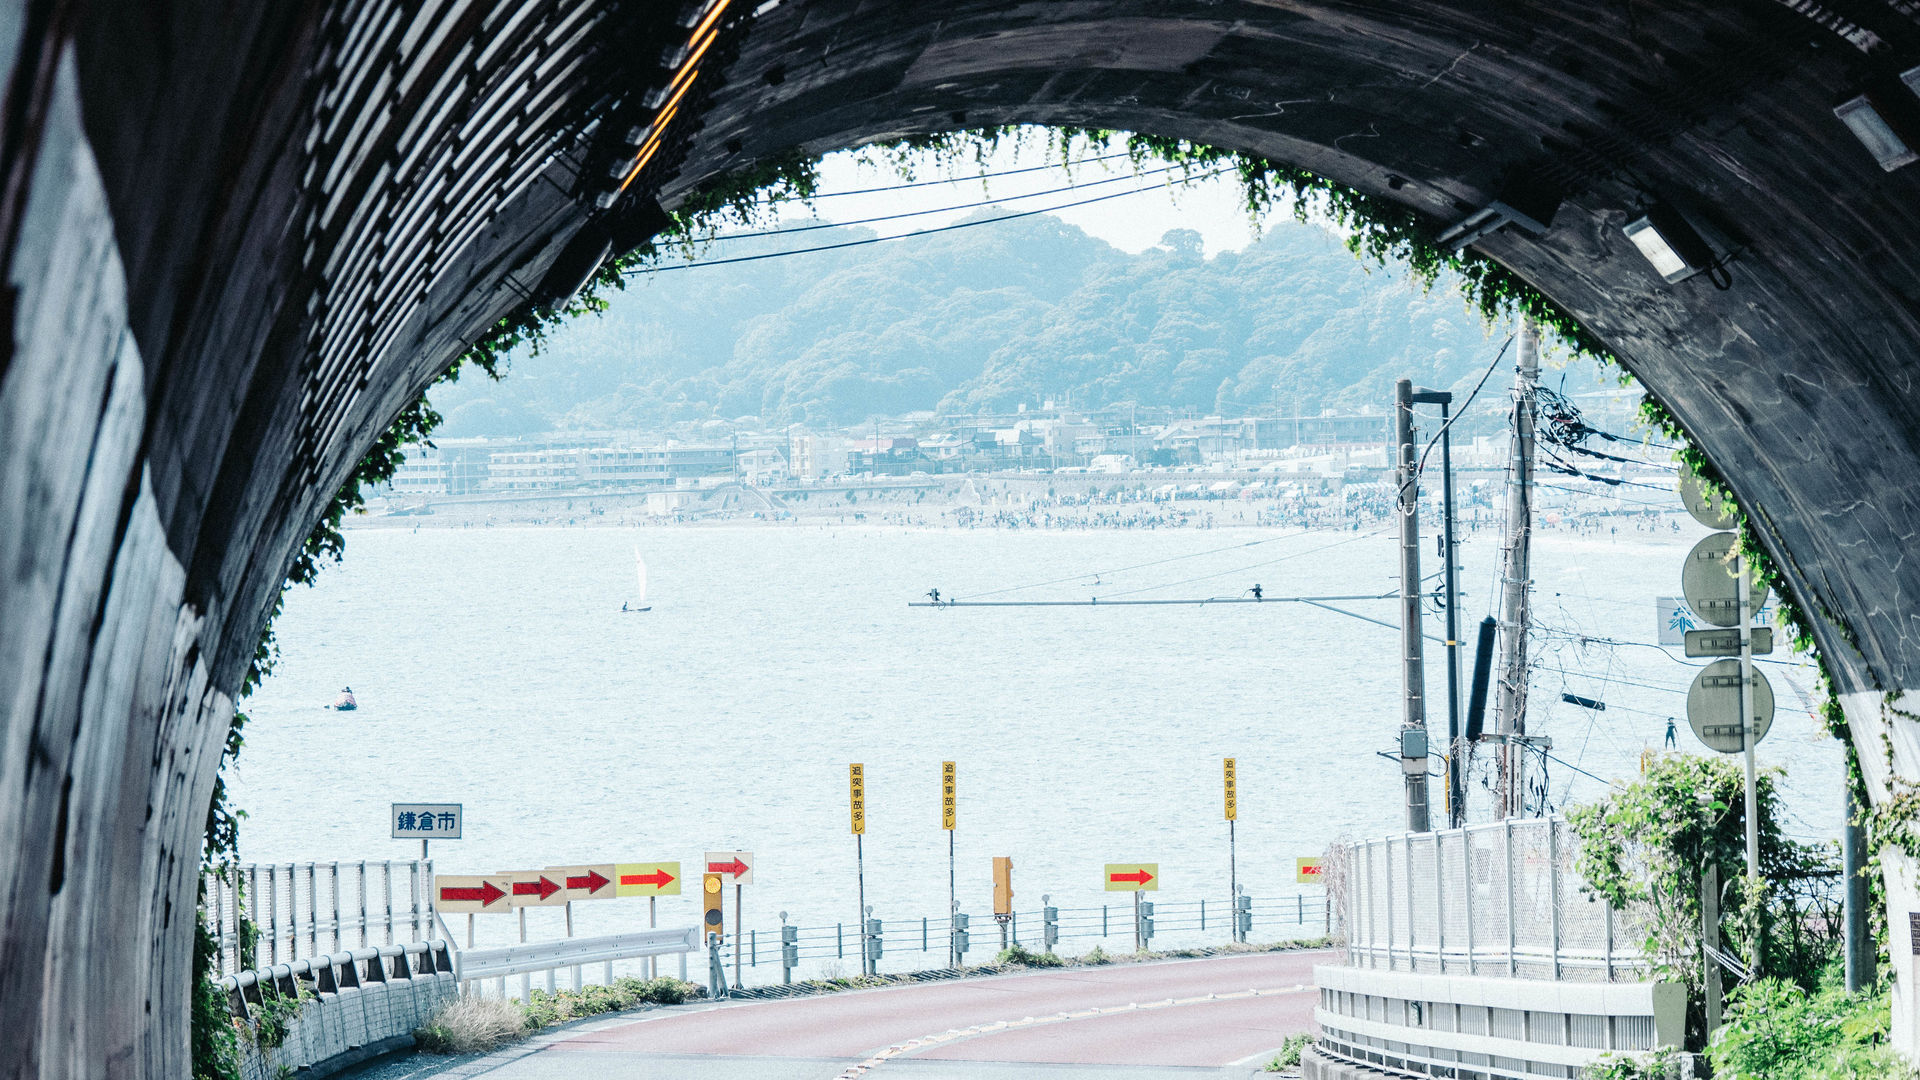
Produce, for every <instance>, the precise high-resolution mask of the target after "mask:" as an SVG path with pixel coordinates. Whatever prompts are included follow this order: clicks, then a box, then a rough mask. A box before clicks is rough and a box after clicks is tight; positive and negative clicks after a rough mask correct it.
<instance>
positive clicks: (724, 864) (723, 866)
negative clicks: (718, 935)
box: [707, 851, 753, 986]
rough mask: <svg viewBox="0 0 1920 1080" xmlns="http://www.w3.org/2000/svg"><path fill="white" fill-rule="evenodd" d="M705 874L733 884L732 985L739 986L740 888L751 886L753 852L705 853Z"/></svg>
mask: <svg viewBox="0 0 1920 1080" xmlns="http://www.w3.org/2000/svg"><path fill="white" fill-rule="evenodd" d="M707 873H709V874H719V875H721V876H722V877H723V878H725V879H727V880H731V881H732V882H733V984H734V985H735V986H739V985H740V950H741V949H742V948H744V947H745V942H746V935H745V934H744V933H742V932H741V924H742V919H741V913H740V909H741V906H742V905H741V893H740V886H742V885H751V884H753V852H751V851H709V852H707Z"/></svg>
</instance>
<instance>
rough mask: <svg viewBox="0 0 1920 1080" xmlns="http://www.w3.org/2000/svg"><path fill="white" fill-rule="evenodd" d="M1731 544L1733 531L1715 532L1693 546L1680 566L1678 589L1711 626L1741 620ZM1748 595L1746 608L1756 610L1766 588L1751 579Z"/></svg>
mask: <svg viewBox="0 0 1920 1080" xmlns="http://www.w3.org/2000/svg"><path fill="white" fill-rule="evenodd" d="M1733 544H1734V535H1733V534H1732V533H1730V532H1720V533H1714V534H1713V535H1712V536H1709V537H1706V538H1705V539H1703V540H1701V541H1700V542H1699V543H1697V544H1695V545H1693V550H1692V551H1689V552H1687V562H1686V565H1685V566H1682V567H1681V568H1680V592H1681V593H1682V594H1684V595H1685V596H1686V598H1687V606H1688V607H1690V608H1692V609H1693V612H1694V614H1696V615H1698V616H1700V617H1701V618H1702V619H1705V620H1706V621H1707V622H1709V623H1711V624H1713V625H1714V626H1737V625H1739V623H1740V578H1739V577H1738V576H1737V575H1735V574H1734V572H1733V564H1734V560H1733ZM1747 597H1748V601H1747V602H1748V605H1749V610H1751V611H1756V612H1757V611H1759V610H1760V608H1761V607H1762V606H1764V605H1765V604H1766V602H1767V587H1766V586H1765V585H1762V584H1761V583H1759V582H1758V581H1750V582H1749V583H1748V589H1747Z"/></svg>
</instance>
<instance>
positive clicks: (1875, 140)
mask: <svg viewBox="0 0 1920 1080" xmlns="http://www.w3.org/2000/svg"><path fill="white" fill-rule="evenodd" d="M1900 82H1901V83H1902V84H1904V85H1905V87H1906V89H1907V90H1908V91H1910V92H1911V94H1902V93H1900V92H1899V90H1898V88H1896V87H1893V86H1891V85H1887V86H1872V87H1869V88H1868V89H1867V90H1866V91H1864V92H1863V93H1861V94H1859V95H1857V96H1855V97H1852V98H1849V99H1848V100H1846V101H1843V102H1841V103H1840V104H1838V105H1836V106H1834V108H1833V115H1835V116H1837V117H1839V118H1840V122H1841V123H1843V124H1845V125H1847V130H1848V131H1851V132H1853V137H1854V138H1856V139H1859V140H1860V144H1861V145H1862V146H1865V147H1866V148H1867V152H1868V153H1869V154H1872V155H1873V160H1875V161H1877V162H1879V163H1880V167H1881V168H1882V169H1885V170H1886V171H1887V172H1892V171H1893V170H1895V169H1898V168H1900V167H1901V166H1902V165H1911V164H1912V163H1914V162H1915V161H1920V103H1916V102H1915V100H1914V98H1913V96H1912V95H1920V67H1916V68H1909V69H1908V70H1906V71H1904V72H1901V74H1900Z"/></svg>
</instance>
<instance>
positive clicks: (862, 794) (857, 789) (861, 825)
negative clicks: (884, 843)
mask: <svg viewBox="0 0 1920 1080" xmlns="http://www.w3.org/2000/svg"><path fill="white" fill-rule="evenodd" d="M847 808H848V810H849V812H850V813H851V814H852V815H853V831H854V834H855V835H859V834H861V833H864V832H866V831H867V767H866V766H865V765H861V764H858V763H855V764H852V765H849V766H847Z"/></svg>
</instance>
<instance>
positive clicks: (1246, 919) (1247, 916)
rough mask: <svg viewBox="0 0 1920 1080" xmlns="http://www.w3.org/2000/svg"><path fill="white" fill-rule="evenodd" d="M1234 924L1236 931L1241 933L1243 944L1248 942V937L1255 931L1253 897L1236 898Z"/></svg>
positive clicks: (1234, 900)
mask: <svg viewBox="0 0 1920 1080" xmlns="http://www.w3.org/2000/svg"><path fill="white" fill-rule="evenodd" d="M1233 923H1234V929H1235V930H1237V931H1239V933H1240V940H1241V942H1243V943H1244V942H1245V941H1246V940H1247V935H1248V934H1249V933H1251V932H1252V930H1253V897H1251V896H1236V897H1234V898H1233Z"/></svg>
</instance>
